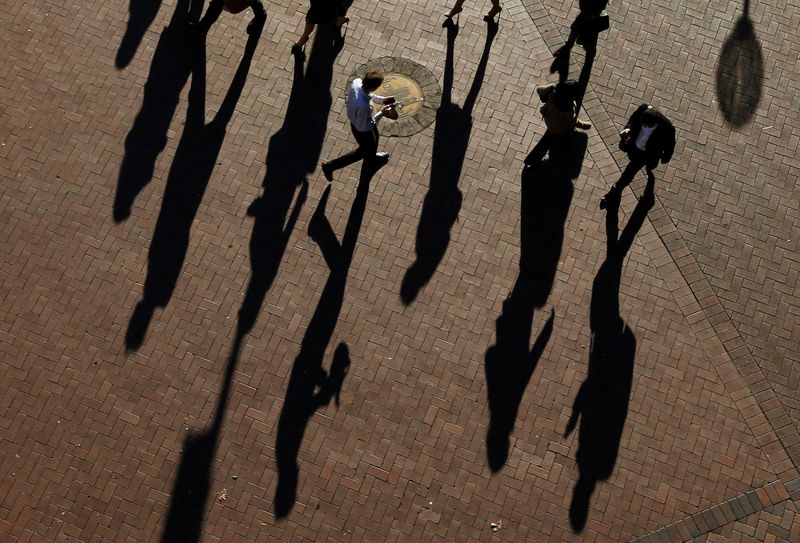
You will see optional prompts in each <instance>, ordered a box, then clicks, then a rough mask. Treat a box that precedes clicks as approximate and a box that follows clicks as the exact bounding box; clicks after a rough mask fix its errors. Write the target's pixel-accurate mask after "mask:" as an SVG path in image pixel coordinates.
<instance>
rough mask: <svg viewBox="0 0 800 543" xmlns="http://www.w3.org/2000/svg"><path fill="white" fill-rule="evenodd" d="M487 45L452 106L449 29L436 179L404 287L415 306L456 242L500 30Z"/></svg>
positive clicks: (492, 27)
mask: <svg viewBox="0 0 800 543" xmlns="http://www.w3.org/2000/svg"><path fill="white" fill-rule="evenodd" d="M487 28H488V29H487V34H486V44H485V45H484V48H483V54H482V55H481V58H480V61H479V62H478V69H477V70H476V72H475V77H474V79H473V80H472V86H471V87H470V89H469V92H468V93H467V97H466V99H465V100H464V105H463V106H462V107H459V106H458V105H456V104H454V103H453V102H452V101H451V93H452V87H453V46H454V43H455V39H456V35H457V34H458V26H456V25H455V24H453V25H448V26H447V56H446V57H445V65H444V82H443V85H442V86H443V89H442V102H441V105H440V106H439V108H438V109H437V110H436V125H435V128H434V133H433V151H432V155H431V177H430V184H429V186H428V193H427V194H426V195H425V199H424V201H423V203H422V212H421V214H420V220H419V226H418V227H417V238H416V245H415V250H416V253H417V258H416V261H415V262H414V263H413V264H412V265H411V267H410V268H409V269H408V270H407V271H406V274H405V276H404V277H403V281H402V284H401V285H400V298H401V299H402V301H403V303H404V304H406V305H409V304H411V303H412V302H413V301H414V300H415V299H416V297H417V295H418V294H419V291H420V290H421V289H422V288H423V287H424V286H425V285H426V284H427V283H428V282H429V281H430V279H431V277H433V274H434V272H435V271H436V268H437V267H438V266H439V263H440V262H441V261H442V258H443V257H444V254H445V252H446V251H447V246H448V245H449V243H450V229H451V228H452V227H453V224H455V222H456V220H457V219H458V213H459V211H460V210H461V201H462V199H463V198H462V195H461V191H460V190H459V189H458V180H459V178H460V177H461V170H462V168H463V166H464V158H465V155H466V152H467V146H468V145H469V137H470V133H471V131H472V109H473V108H474V107H475V102H476V100H477V98H478V93H479V92H480V89H481V85H482V84H483V77H484V74H485V73H486V66H487V64H488V62H489V52H490V50H491V46H492V41H493V40H494V37H495V36H496V35H497V30H498V25H497V23H495V22H491V23H488V25H487Z"/></svg>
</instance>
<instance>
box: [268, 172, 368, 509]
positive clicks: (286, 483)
mask: <svg viewBox="0 0 800 543" xmlns="http://www.w3.org/2000/svg"><path fill="white" fill-rule="evenodd" d="M374 173H375V170H374V169H373V168H370V167H369V166H366V165H365V166H362V169H361V178H360V180H359V184H358V189H357V191H356V198H355V200H354V201H353V205H352V208H351V209H350V216H349V217H348V219H347V225H346V226H345V230H344V235H343V236H342V242H341V244H339V241H338V239H337V238H336V234H335V233H334V232H333V229H332V228H331V225H330V223H329V222H328V219H327V218H326V217H325V206H326V205H327V203H328V197H329V196H330V192H331V187H330V185H328V187H327V188H326V189H325V192H324V193H323V195H322V199H321V201H320V203H319V207H317V210H316V211H315V212H314V215H313V217H312V218H311V221H310V223H309V226H308V233H309V235H310V236H311V238H312V239H313V240H314V241H315V242H316V243H317V244H318V245H319V248H320V250H321V251H322V255H323V257H324V258H325V262H326V263H327V265H328V267H329V268H330V275H329V276H328V280H327V281H326V282H325V286H324V287H323V289H322V294H321V295H320V298H319V302H318V303H317V308H316V310H315V311H314V315H313V316H312V317H311V321H310V322H309V323H308V328H307V329H306V333H305V336H303V340H302V342H301V343H300V352H299V353H298V354H297V358H296V359H295V361H294V364H293V366H292V371H291V374H290V375H289V384H288V385H287V387H286V398H285V399H284V402H283V409H282V410H281V414H280V417H279V419H278V435H277V437H276V439H275V458H276V460H277V464H278V484H277V486H276V488H275V502H274V508H275V515H276V516H277V517H278V518H284V517H286V516H287V515H288V514H289V512H290V511H291V510H292V508H293V507H294V503H295V500H296V496H297V486H298V478H299V467H298V465H297V456H298V453H299V452H300V446H301V444H302V442H303V435H304V434H305V431H306V426H308V423H309V421H310V420H311V417H312V416H313V415H314V412H315V411H316V410H317V408H319V407H321V406H323V405H327V404H328V402H329V401H330V399H331V398H332V397H334V396H335V397H336V398H337V405H338V393H339V390H341V387H342V383H343V382H344V378H345V375H346V374H347V370H348V368H349V366H350V357H349V354H348V350H347V346H346V345H343V344H339V346H338V347H337V348H336V352H335V354H334V357H333V362H332V363H331V369H330V371H329V372H327V373H326V372H325V370H324V369H323V367H322V363H323V358H324V356H325V350H326V349H327V348H328V343H329V342H330V340H331V337H332V336H333V331H334V329H335V328H336V323H337V322H338V320H339V314H340V312H341V310H342V303H343V301H344V293H345V284H346V283H347V274H348V272H349V270H350V264H351V262H352V261H353V253H354V252H355V248H356V241H357V240H358V233H359V230H360V229H361V222H362V219H363V218H364V211H365V209H366V205H367V195H368V193H369V183H370V180H371V178H372V176H373V175H374Z"/></svg>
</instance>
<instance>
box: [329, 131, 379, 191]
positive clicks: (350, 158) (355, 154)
mask: <svg viewBox="0 0 800 543" xmlns="http://www.w3.org/2000/svg"><path fill="white" fill-rule="evenodd" d="M350 130H351V131H352V132H353V137H354V138H355V139H356V143H358V147H357V148H356V149H353V150H352V151H350V152H349V153H345V154H344V155H342V156H340V157H338V158H334V159H333V160H331V161H329V162H323V163H322V173H323V174H324V175H325V178H326V179H327V180H328V181H333V177H332V174H333V172H335V171H336V170H341V169H342V168H344V167H347V166H349V165H350V164H353V163H355V162H358V161H359V160H361V159H363V158H365V157H369V156H370V155H371V156H372V157H374V156H375V150H376V149H377V148H378V142H377V141H376V139H375V135H374V134H373V131H369V132H359V131H358V130H356V128H355V127H354V126H353V125H352V124H351V125H350Z"/></svg>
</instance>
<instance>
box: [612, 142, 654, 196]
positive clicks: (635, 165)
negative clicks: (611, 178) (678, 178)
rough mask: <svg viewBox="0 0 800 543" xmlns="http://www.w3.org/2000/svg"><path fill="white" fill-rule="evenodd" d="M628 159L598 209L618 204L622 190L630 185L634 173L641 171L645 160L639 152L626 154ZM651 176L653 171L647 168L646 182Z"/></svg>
mask: <svg viewBox="0 0 800 543" xmlns="http://www.w3.org/2000/svg"><path fill="white" fill-rule="evenodd" d="M628 158H630V162H628V166H627V167H626V168H625V170H624V171H623V172H622V175H621V176H620V178H619V181H617V182H616V183H614V184H613V185H612V186H611V189H609V191H608V192H607V193H606V194H605V196H603V197H602V198H600V209H605V208H606V207H608V206H609V205H612V204H617V203H619V198H620V196H621V195H622V191H623V189H624V188H625V187H627V186H628V185H630V184H631V181H633V178H634V177H635V176H636V172H638V171H639V170H641V169H642V167H643V166H644V165H645V159H644V156H643V153H641V152H635V151H634V152H630V153H628ZM652 176H653V170H652V168H649V167H648V168H647V177H648V180H649V179H650V178H652Z"/></svg>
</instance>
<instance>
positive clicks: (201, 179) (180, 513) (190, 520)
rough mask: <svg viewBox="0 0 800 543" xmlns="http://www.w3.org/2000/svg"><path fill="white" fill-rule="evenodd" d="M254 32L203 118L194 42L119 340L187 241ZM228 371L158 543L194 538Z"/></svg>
mask: <svg viewBox="0 0 800 543" xmlns="http://www.w3.org/2000/svg"><path fill="white" fill-rule="evenodd" d="M260 34H261V28H258V31H257V32H253V33H252V35H251V36H250V38H249V39H248V41H247V46H246V47H245V52H244V56H243V57H242V60H241V62H240V63H239V67H238V69H237V71H236V75H235V76H234V78H233V82H232V83H231V87H230V89H229V90H228V93H227V94H226V96H225V99H224V101H223V103H222V106H221V107H220V110H219V112H218V113H217V115H216V116H215V117H214V119H213V121H211V122H210V123H208V124H206V123H205V119H204V117H205V98H204V97H205V48H204V47H201V48H200V49H199V51H198V53H197V55H198V57H199V58H198V59H197V63H196V67H195V70H194V71H193V72H192V85H191V87H190V91H189V94H190V95H189V110H190V113H189V115H188V120H187V123H186V128H185V130H184V135H183V137H182V139H181V143H180V144H179V145H178V151H177V152H176V154H175V161H174V162H173V167H172V171H171V172H170V173H171V175H170V177H169V180H168V182H167V189H166V191H165V194H164V203H163V205H162V207H161V213H160V215H159V218H158V223H157V224H156V231H155V234H154V235H153V242H152V245H151V247H150V260H149V262H148V263H149V266H148V275H147V282H146V283H145V297H144V299H143V300H142V302H140V304H139V306H137V309H136V311H135V312H134V317H133V319H132V321H131V324H130V325H129V328H128V337H127V338H126V340H127V341H129V342H130V346H131V347H132V346H135V344H136V343H137V342H139V343H140V342H141V338H142V337H143V335H144V332H143V330H144V329H146V325H147V321H148V320H149V315H147V312H149V314H150V315H152V309H151V307H153V305H154V304H161V303H166V301H167V300H168V299H169V296H170V294H171V292H172V288H174V285H175V282H176V280H177V277H178V273H179V272H180V268H181V265H182V263H183V259H184V256H185V254H186V248H187V247H188V242H189V231H190V229H191V224H192V220H193V219H194V216H195V213H196V212H197V209H198V207H199V205H200V201H201V200H202V197H203V193H204V191H205V187H206V184H207V183H208V179H209V178H210V176H211V172H212V170H213V168H214V164H215V163H216V159H217V154H218V153H219V149H220V147H221V145H222V140H223V139H224V137H225V131H226V127H227V125H228V122H229V121H230V118H231V116H232V114H233V111H234V109H235V107H236V103H237V101H238V99H239V96H240V95H241V93H242V89H243V88H244V83H245V80H246V78H247V74H248V72H249V69H250V63H251V61H252V58H253V54H254V52H255V49H256V45H257V43H258V39H259V37H260ZM173 172H174V174H173ZM142 308H144V309H142ZM145 317H147V320H145ZM134 336H135V337H134ZM234 370H235V364H234V363H233V360H231V361H229V362H228V364H227V366H226V368H225V375H224V378H223V384H222V389H221V391H220V394H219V402H218V405H217V408H216V411H215V412H214V418H213V419H212V421H211V423H210V424H209V425H208V426H207V427H206V428H205V429H204V430H203V431H202V432H192V433H190V434H189V435H188V436H187V438H186V441H185V442H184V446H183V452H182V454H181V459H180V464H179V466H178V472H177V475H176V477H175V484H174V486H173V489H172V494H171V499H170V505H169V510H168V512H167V517H166V518H167V520H166V526H165V529H164V533H163V535H162V537H161V541H162V543H196V542H197V541H199V540H200V534H201V531H202V520H203V516H204V514H205V506H206V502H207V500H208V494H209V490H210V485H211V463H212V460H213V458H214V453H215V452H216V449H217V444H218V442H219V435H220V432H221V429H222V421H223V416H224V413H225V406H226V404H227V401H228V396H229V393H230V388H231V384H232V381H233V373H234Z"/></svg>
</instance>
